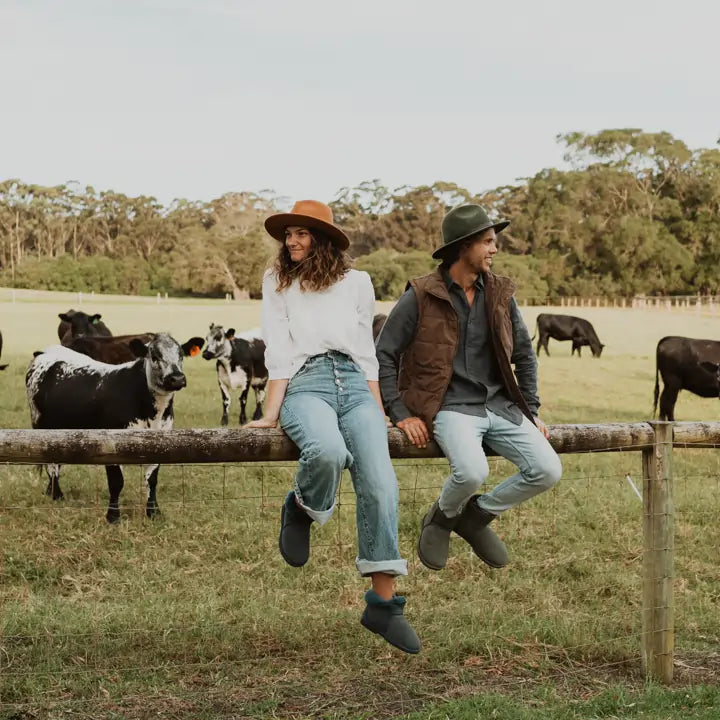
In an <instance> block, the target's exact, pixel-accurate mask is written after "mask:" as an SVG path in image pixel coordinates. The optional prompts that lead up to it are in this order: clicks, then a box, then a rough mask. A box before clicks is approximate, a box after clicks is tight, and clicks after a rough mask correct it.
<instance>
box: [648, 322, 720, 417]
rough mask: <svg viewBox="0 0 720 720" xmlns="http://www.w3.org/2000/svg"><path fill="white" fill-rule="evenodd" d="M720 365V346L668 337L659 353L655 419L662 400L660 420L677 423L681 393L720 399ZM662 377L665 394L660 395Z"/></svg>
mask: <svg viewBox="0 0 720 720" xmlns="http://www.w3.org/2000/svg"><path fill="white" fill-rule="evenodd" d="M718 362H720V342H718V341H716V340H697V339H695V338H687V337H677V336H676V337H672V336H671V337H664V338H663V339H662V340H660V342H659V343H658V344H657V350H656V351H655V396H654V401H653V415H655V412H656V410H657V407H658V396H659V398H660V419H661V420H675V403H676V402H677V397H678V393H679V392H680V391H681V390H689V391H690V392H691V393H695V395H699V396H700V397H717V396H718V392H719V386H718V377H717V372H716V369H715V368H716V365H717V363H718ZM659 376H661V377H662V381H663V391H662V394H660V381H659Z"/></svg>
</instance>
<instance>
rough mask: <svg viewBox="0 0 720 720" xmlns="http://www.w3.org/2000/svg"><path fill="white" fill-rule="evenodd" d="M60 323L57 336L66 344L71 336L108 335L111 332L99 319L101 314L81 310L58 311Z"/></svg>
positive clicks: (69, 341)
mask: <svg viewBox="0 0 720 720" xmlns="http://www.w3.org/2000/svg"><path fill="white" fill-rule="evenodd" d="M58 317H59V318H60V324H59V325H58V331H57V332H58V338H59V339H60V342H61V343H62V344H63V345H65V346H68V345H69V344H70V343H71V342H72V340H73V338H76V337H80V336H81V335H82V336H87V335H89V336H91V337H110V336H112V333H111V332H110V329H109V328H108V326H107V325H105V323H104V322H103V321H102V320H101V319H100V318H101V317H102V315H100V313H95V314H94V315H88V314H87V313H85V312H83V311H82V310H72V309H70V310H68V311H67V312H66V313H59V314H58Z"/></svg>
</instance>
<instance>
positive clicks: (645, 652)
mask: <svg viewBox="0 0 720 720" xmlns="http://www.w3.org/2000/svg"><path fill="white" fill-rule="evenodd" d="M650 425H651V426H652V429H653V433H654V436H655V437H654V443H653V447H652V448H648V449H646V450H643V451H642V466H643V607H642V612H643V616H642V638H643V641H642V642H643V647H642V658H643V670H644V672H645V677H646V678H648V679H650V678H652V679H654V680H659V681H660V682H662V683H665V684H669V683H670V682H672V679H673V652H674V649H675V617H674V608H673V575H674V544H675V542H674V540H675V536H674V529H673V520H674V517H673V495H672V491H673V478H672V443H673V425H674V423H672V422H661V421H653V422H650Z"/></svg>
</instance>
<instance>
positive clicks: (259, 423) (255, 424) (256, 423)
mask: <svg viewBox="0 0 720 720" xmlns="http://www.w3.org/2000/svg"><path fill="white" fill-rule="evenodd" d="M277 424H278V421H277V420H269V419H268V418H260V419H259V420H252V421H251V422H249V423H246V424H245V425H243V426H242V429H243V430H244V429H245V428H276V427H277Z"/></svg>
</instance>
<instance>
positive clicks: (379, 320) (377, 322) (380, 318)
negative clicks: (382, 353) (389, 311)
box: [372, 313, 387, 340]
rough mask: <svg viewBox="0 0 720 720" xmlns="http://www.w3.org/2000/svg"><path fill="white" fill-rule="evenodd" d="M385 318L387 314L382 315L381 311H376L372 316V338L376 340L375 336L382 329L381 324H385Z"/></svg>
mask: <svg viewBox="0 0 720 720" xmlns="http://www.w3.org/2000/svg"><path fill="white" fill-rule="evenodd" d="M386 320H387V315H383V314H382V313H378V314H377V315H376V316H375V317H374V318H373V324H372V332H373V340H377V337H378V335H379V334H380V331H381V330H382V329H383V325H385V321H386Z"/></svg>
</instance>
